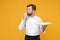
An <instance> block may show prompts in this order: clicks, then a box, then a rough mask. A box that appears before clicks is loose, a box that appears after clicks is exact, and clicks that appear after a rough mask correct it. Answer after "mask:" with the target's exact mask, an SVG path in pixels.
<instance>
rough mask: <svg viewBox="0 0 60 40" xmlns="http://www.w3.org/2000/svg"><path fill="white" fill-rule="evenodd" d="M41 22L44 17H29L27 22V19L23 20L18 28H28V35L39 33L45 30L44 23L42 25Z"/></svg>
mask: <svg viewBox="0 0 60 40" xmlns="http://www.w3.org/2000/svg"><path fill="white" fill-rule="evenodd" d="M41 22H42V19H41V18H39V17H38V16H33V17H29V18H28V19H27V21H26V22H25V20H22V21H21V23H20V24H19V27H18V28H19V30H22V29H23V28H26V35H30V36H35V35H39V34H40V32H43V31H42V25H40V23H41ZM25 24H26V25H25Z"/></svg>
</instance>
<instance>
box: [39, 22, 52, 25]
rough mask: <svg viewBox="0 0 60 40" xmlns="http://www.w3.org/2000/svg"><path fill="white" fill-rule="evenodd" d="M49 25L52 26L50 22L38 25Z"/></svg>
mask: <svg viewBox="0 0 60 40" xmlns="http://www.w3.org/2000/svg"><path fill="white" fill-rule="evenodd" d="M49 24H52V23H51V22H42V23H40V25H49Z"/></svg>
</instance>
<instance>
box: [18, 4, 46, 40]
mask: <svg viewBox="0 0 60 40" xmlns="http://www.w3.org/2000/svg"><path fill="white" fill-rule="evenodd" d="M35 11H36V6H35V5H34V4H29V5H28V6H27V12H25V13H24V18H23V19H22V22H21V23H20V25H19V27H18V28H19V30H22V29H23V28H26V34H25V40H40V31H41V32H44V31H45V29H46V27H47V25H40V23H41V22H42V19H41V18H39V17H38V16H36V15H35Z"/></svg>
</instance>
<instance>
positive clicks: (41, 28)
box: [39, 18, 46, 33]
mask: <svg viewBox="0 0 60 40" xmlns="http://www.w3.org/2000/svg"><path fill="white" fill-rule="evenodd" d="M40 23H42V19H41V18H40V22H39V24H40ZM40 32H42V33H45V32H46V30H45V31H44V32H43V27H42V25H41V24H40Z"/></svg>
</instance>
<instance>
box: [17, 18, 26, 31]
mask: <svg viewBox="0 0 60 40" xmlns="http://www.w3.org/2000/svg"><path fill="white" fill-rule="evenodd" d="M25 25H26V22H25V20H23V19H22V21H21V23H20V24H19V26H18V29H19V30H22V29H23V28H24V27H25Z"/></svg>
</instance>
